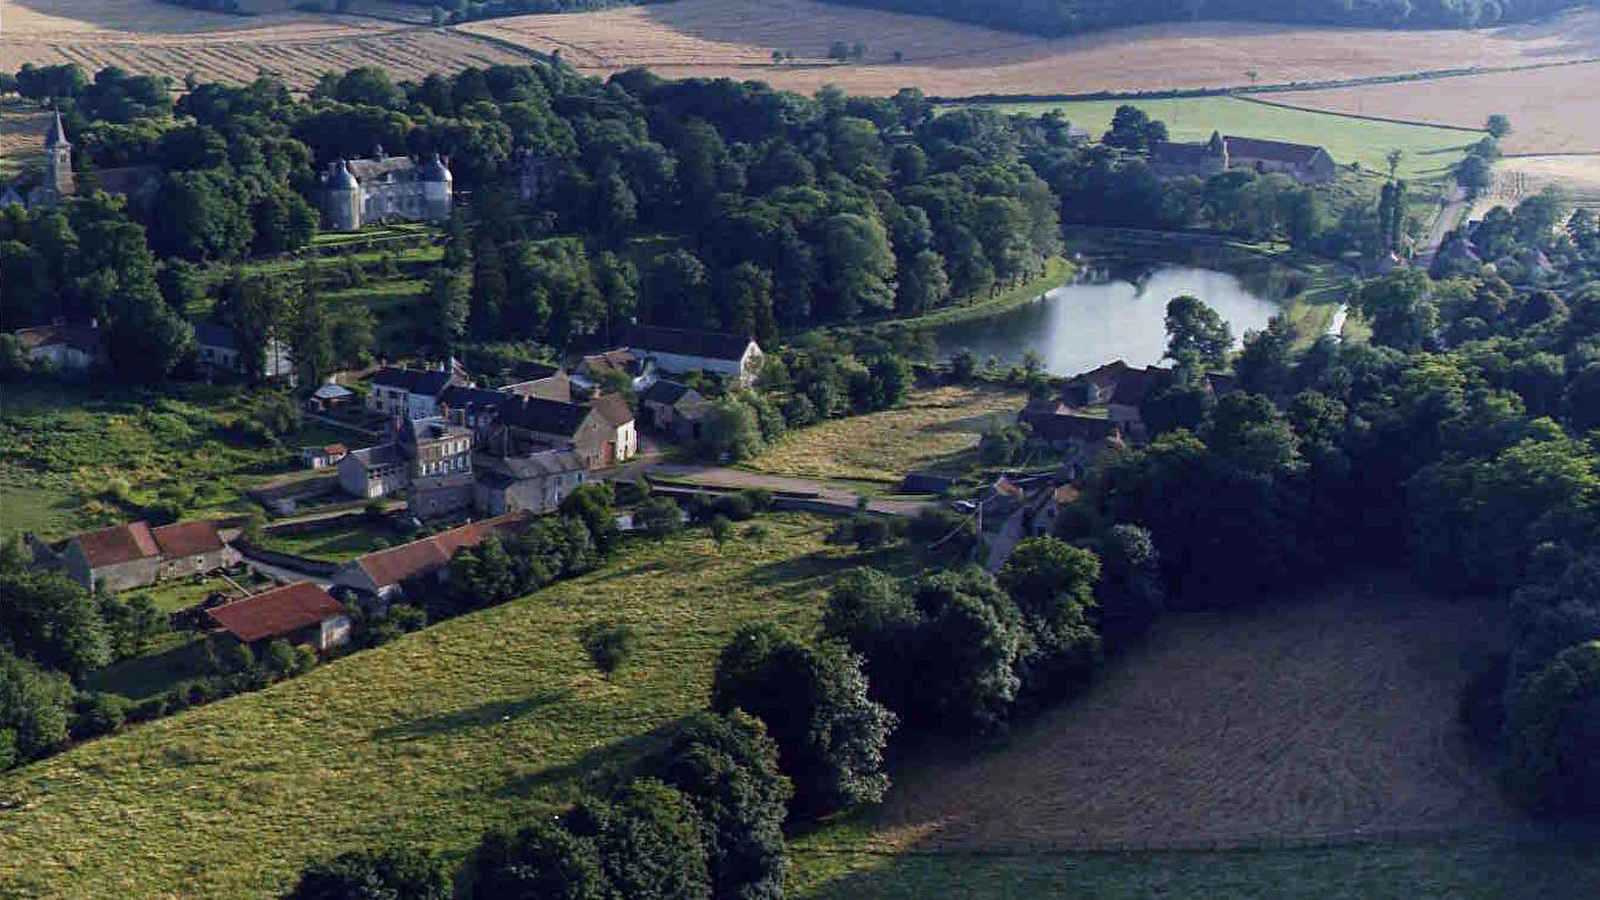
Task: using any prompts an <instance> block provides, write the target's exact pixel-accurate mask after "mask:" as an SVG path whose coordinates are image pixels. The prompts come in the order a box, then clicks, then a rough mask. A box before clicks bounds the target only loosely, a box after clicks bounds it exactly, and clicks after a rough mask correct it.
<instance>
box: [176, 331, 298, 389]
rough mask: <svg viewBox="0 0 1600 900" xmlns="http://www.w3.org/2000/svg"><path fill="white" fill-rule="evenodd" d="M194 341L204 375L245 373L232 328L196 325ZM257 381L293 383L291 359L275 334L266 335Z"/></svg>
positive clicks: (283, 343)
mask: <svg viewBox="0 0 1600 900" xmlns="http://www.w3.org/2000/svg"><path fill="white" fill-rule="evenodd" d="M194 340H195V344H196V345H197V346H198V351H199V358H200V368H201V369H204V370H206V371H207V372H208V373H211V374H216V373H219V372H226V373H229V374H245V372H244V364H243V362H242V361H241V357H240V348H239V339H238V336H237V335H236V334H234V331H233V329H232V328H229V327H227V326H225V325H218V324H216V323H214V322H196V323H195V324H194ZM258 377H260V378H268V379H270V378H287V379H289V381H290V383H291V384H292V383H293V382H294V359H293V358H292V357H291V356H290V355H289V345H288V344H287V343H285V342H283V341H280V340H279V339H278V336H277V335H276V334H271V335H268V336H267V347H266V353H265V354H264V357H263V360H262V364H261V372H260V373H259V375H258Z"/></svg>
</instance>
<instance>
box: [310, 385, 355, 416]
mask: <svg viewBox="0 0 1600 900" xmlns="http://www.w3.org/2000/svg"><path fill="white" fill-rule="evenodd" d="M355 399H356V392H355V391H352V390H350V389H349V388H347V387H345V386H344V385H342V384H334V383H332V382H329V383H327V384H325V385H323V386H321V387H319V388H317V389H316V390H314V391H312V392H311V396H309V397H307V398H306V411H307V412H314V413H324V412H329V411H331V410H335V409H339V408H341V407H344V406H347V405H349V404H350V403H352V402H354V401H355Z"/></svg>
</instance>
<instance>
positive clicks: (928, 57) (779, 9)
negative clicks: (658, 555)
mask: <svg viewBox="0 0 1600 900" xmlns="http://www.w3.org/2000/svg"><path fill="white" fill-rule="evenodd" d="M462 30H465V31H470V32H474V33H478V34H484V35H491V36H493V37H498V38H503V39H505V40H510V41H515V42H517V43H520V44H523V45H525V46H528V47H531V48H533V49H535V50H540V51H544V52H549V51H551V50H556V49H559V50H560V51H561V54H562V57H563V58H564V59H565V60H566V61H567V62H568V63H570V64H571V65H573V66H575V67H577V68H578V69H579V70H581V71H586V72H590V73H594V74H603V73H606V72H612V71H616V70H618V69H624V68H628V67H630V66H649V67H650V68H651V69H653V70H655V71H656V72H657V73H658V74H660V75H663V76H666V77H685V76H731V77H735V78H748V79H759V80H762V81H767V82H770V83H772V84H774V85H777V86H779V87H784V88H790V89H794V90H798V91H802V92H811V91H814V90H816V89H817V88H819V87H821V86H823V85H825V84H836V85H838V86H840V87H842V88H845V89H847V90H849V91H851V92H853V93H863V94H891V93H894V91H896V90H898V89H899V88H901V87H904V86H907V85H915V86H917V87H920V88H921V89H922V90H923V91H925V92H927V93H929V94H934V95H940V96H970V95H974V94H985V93H996V94H1016V93H1030V94H1041V93H1042V94H1061V93H1078V92H1086V91H1100V90H1112V91H1131V90H1162V89H1172V88H1196V87H1216V86H1229V85H1241V84H1247V83H1249V78H1248V76H1247V75H1246V74H1245V73H1246V71H1254V72H1256V74H1257V77H1258V79H1259V81H1260V82H1262V83H1276V82H1288V81H1315V80H1325V79H1334V78H1353V77H1362V76H1374V75H1393V74H1401V73H1410V72H1417V71H1424V70H1436V69H1456V68H1463V67H1472V66H1481V67H1503V66H1515V65H1531V64H1543V63H1550V62H1556V61H1560V60H1564V59H1579V58H1587V57H1591V56H1595V55H1600V13H1596V12H1593V11H1588V12H1579V13H1573V14H1569V15H1566V16H1562V17H1558V18H1555V19H1551V20H1548V21H1545V22H1541V23H1534V24H1527V25H1517V26H1510V27H1505V28H1496V29H1484V30H1479V31H1465V30H1453V31H1437V32H1427V31H1384V30H1365V29H1328V28H1312V27H1304V26H1278V25H1261V24H1244V23H1229V22H1201V23H1185V24H1168V25H1154V26H1142V27H1137V28H1126V29H1119V30H1114V31H1102V32H1096V33H1094V34H1088V35H1080V36H1076V37H1069V38H1060V39H1054V40H1050V39H1045V38H1037V37H1028V36H1026V35H1018V34H1012V33H1010V32H1003V31H995V30H991V29H987V28H981V27H978V26H973V25H963V24H959V23H955V22H949V21H945V20H941V19H934V18H925V17H920V16H907V15H901V14H897V13H887V12H879V11H875V10H865V9H856V8H850V7H843V6H830V5H827V4H823V3H815V2H810V0H677V2H672V3H661V4H650V5H645V6H637V7H628V8H619V9H611V10H604V11H601V12H593V13H576V14H557V15H527V16H516V17H510V18H501V19H488V20H484V21H480V22H474V23H471V24H468V25H465V26H463V27H462ZM857 38H860V39H862V40H864V41H866V43H867V47H868V52H867V56H866V58H865V62H864V63H862V64H853V65H836V64H833V63H831V62H829V61H828V60H827V59H826V56H827V52H828V48H829V45H830V44H832V43H833V42H834V41H836V40H843V41H846V42H847V43H849V42H853V41H855V40H856V39H857ZM1332 38H1337V40H1334V39H1332ZM774 50H784V51H789V50H792V51H794V54H795V57H796V61H795V62H793V63H785V64H784V65H782V66H774V65H773V64H772V51H774ZM896 50H898V51H900V52H902V53H903V54H904V57H905V59H904V62H902V63H899V64H895V63H894V62H892V59H893V54H894V52H895V51H896Z"/></svg>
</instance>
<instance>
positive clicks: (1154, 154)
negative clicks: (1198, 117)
mask: <svg viewBox="0 0 1600 900" xmlns="http://www.w3.org/2000/svg"><path fill="white" fill-rule="evenodd" d="M1216 155H1217V154H1216V152H1215V151H1213V150H1212V149H1211V147H1210V146H1209V145H1207V144H1185V143H1179V142H1177V141H1156V142H1155V143H1153V144H1151V145H1150V161H1151V162H1154V163H1157V164H1161V165H1169V166H1197V165H1199V164H1201V163H1203V162H1206V161H1207V160H1210V159H1212V158H1213V157H1215V156H1216Z"/></svg>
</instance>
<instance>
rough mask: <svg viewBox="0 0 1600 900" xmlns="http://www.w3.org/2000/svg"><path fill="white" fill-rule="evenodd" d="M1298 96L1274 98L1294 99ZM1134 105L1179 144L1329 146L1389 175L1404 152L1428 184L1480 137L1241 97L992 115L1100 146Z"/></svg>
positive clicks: (1407, 165)
mask: <svg viewBox="0 0 1600 900" xmlns="http://www.w3.org/2000/svg"><path fill="white" fill-rule="evenodd" d="M1297 96H1299V95H1298V94H1285V95H1282V96H1280V97H1275V98H1274V99H1285V100H1292V98H1294V97H1297ZM1123 103H1132V104H1133V105H1134V106H1137V107H1139V108H1140V109H1142V110H1144V111H1145V112H1147V113H1149V114H1150V116H1151V117H1152V118H1156V119H1160V120H1161V121H1163V122H1165V123H1167V130H1168V132H1169V133H1170V134H1171V136H1172V139H1173V140H1175V141H1203V140H1205V139H1206V138H1208V137H1210V136H1211V132H1213V131H1220V132H1222V133H1223V134H1235V135H1241V136H1249V137H1257V138H1270V139H1273V140H1281V141H1292V142H1295V143H1302V144H1320V145H1322V146H1323V147H1326V148H1327V150H1328V153H1329V155H1331V156H1332V157H1333V159H1334V161H1335V162H1337V163H1339V164H1340V165H1345V164H1348V163H1351V162H1359V163H1360V164H1361V166H1362V168H1364V169H1367V170H1370V171H1382V172H1387V171H1388V163H1386V162H1385V161H1384V154H1386V153H1388V152H1389V151H1390V150H1391V149H1396V148H1398V149H1399V150H1401V151H1403V152H1404V153H1405V158H1404V159H1403V160H1402V162H1401V164H1400V174H1401V175H1402V176H1403V177H1406V178H1418V177H1422V178H1431V177H1437V176H1439V175H1441V174H1443V170H1444V169H1445V168H1446V167H1448V166H1450V165H1451V164H1453V163H1455V162H1456V161H1457V160H1459V159H1460V158H1461V154H1462V153H1463V152H1464V148H1465V147H1466V145H1467V144H1469V143H1471V142H1473V141H1475V140H1477V139H1478V138H1479V137H1481V135H1475V134H1469V133H1467V132H1463V131H1457V130H1453V129H1448V128H1426V127H1422V126H1417V125H1399V124H1394V123H1389V122H1368V121H1363V120H1360V119H1352V118H1349V117H1347V116H1335V115H1328V114H1325V113H1318V112H1310V111H1304V110H1294V109H1283V108H1281V107H1275V106H1267V105H1265V104H1261V103H1253V102H1251V101H1249V100H1243V99H1239V98H1237V97H1190V98H1184V99H1171V100H1133V101H1127V100H1095V101H1084V102H1079V103H1005V104H999V105H997V106H996V107H995V108H997V109H1001V110H1005V111H1008V112H1024V113H1028V114H1029V115H1041V114H1043V113H1046V112H1049V111H1051V110H1059V111H1060V112H1061V114H1062V115H1064V116H1066V117H1067V120H1068V121H1069V122H1071V123H1073V124H1074V125H1083V126H1085V127H1087V128H1088V129H1089V132H1090V134H1092V135H1093V136H1094V137H1095V138H1096V139H1098V138H1099V137H1100V135H1101V134H1103V133H1105V131H1106V129H1108V128H1109V127H1111V116H1112V114H1113V113H1114V112H1116V109H1117V107H1118V106H1120V105H1121V104H1123Z"/></svg>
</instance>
